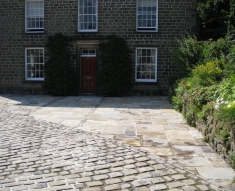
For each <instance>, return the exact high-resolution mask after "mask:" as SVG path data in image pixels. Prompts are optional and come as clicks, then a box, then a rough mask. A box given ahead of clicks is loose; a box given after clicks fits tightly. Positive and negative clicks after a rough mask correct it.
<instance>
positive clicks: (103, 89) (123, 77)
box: [98, 35, 132, 96]
mask: <svg viewBox="0 0 235 191" xmlns="http://www.w3.org/2000/svg"><path fill="white" fill-rule="evenodd" d="M99 49H100V69H99V73H98V79H99V88H100V93H101V94H104V95H108V96H121V95H123V94H126V93H128V92H129V91H130V88H131V85H132V81H131V75H132V71H131V58H130V52H131V51H130V49H129V47H128V46H127V44H126V41H125V40H124V39H123V38H121V37H118V36H115V35H109V36H107V37H106V38H105V39H104V40H103V41H102V42H101V43H100V44H99Z"/></svg>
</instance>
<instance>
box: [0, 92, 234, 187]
mask: <svg viewBox="0 0 235 191" xmlns="http://www.w3.org/2000/svg"><path fill="white" fill-rule="evenodd" d="M0 108H1V113H4V116H5V117H6V116H7V115H10V116H11V117H13V118H14V119H15V118H17V116H23V118H22V121H21V117H19V118H17V120H14V121H12V120H10V122H12V123H11V125H10V127H11V126H12V127H11V128H10V130H12V129H14V130H15V132H14V131H13V132H11V131H10V130H9V129H8V128H9V125H8V124H7V125H6V124H5V123H6V122H7V119H8V122H9V119H11V117H6V120H5V119H4V120H1V121H0V125H1V122H2V121H4V123H2V124H3V126H1V128H3V129H6V130H5V131H3V132H4V133H0V136H2V137H1V141H3V142H9V141H10V142H9V145H11V144H12V143H11V141H12V140H14V139H15V140H14V141H16V142H17V141H18V143H19V144H17V145H16V147H14V149H13V151H12V152H10V153H11V154H9V151H10V150H9V148H5V147H3V148H1V146H0V165H1V162H3V164H4V163H6V166H7V168H5V166H0V181H1V180H5V179H7V180H8V179H9V178H11V176H12V175H13V178H14V177H15V176H16V177H17V176H19V175H20V180H21V178H22V180H24V181H25V182H26V184H21V185H18V186H17V184H18V182H19V179H18V178H15V182H13V185H14V186H13V185H10V188H11V190H17V189H18V190H20V189H22V190H23V189H26V187H21V186H28V187H27V189H30V190H34V189H37V190H38V189H39V190H53V189H54V188H55V187H56V189H54V190H66V189H73V190H83V189H84V190H111V189H118V190H161V189H162V190H164V189H165V190H182V189H183V190H200V189H201V190H207V189H212V187H209V188H208V186H209V185H210V186H212V185H211V183H212V184H215V185H216V186H217V187H220V186H222V187H224V186H226V185H228V184H230V183H231V182H232V180H233V178H232V176H233V175H234V176H235V173H234V171H233V170H232V169H231V168H230V167H229V166H228V165H227V164H226V162H225V161H224V160H223V159H222V158H221V157H220V156H219V155H218V154H216V153H215V152H214V151H213V150H212V149H211V148H210V147H209V146H208V144H206V143H204V142H203V141H202V138H203V136H202V135H201V133H200V132H198V131H197V130H196V129H194V128H192V127H189V126H188V125H187V124H186V123H185V120H184V119H183V117H182V115H181V114H179V113H178V112H176V111H175V110H173V109H172V105H171V104H170V103H169V101H168V100H167V98H166V97H159V96H156V97H119V98H102V97H96V96H70V97H52V96H33V95H24V96H22V95H1V97H0ZM32 117H33V118H32ZM26 119H27V120H28V121H31V122H32V124H31V126H32V127H31V126H30V125H29V126H30V128H28V126H27V125H25V124H26V123H25V120H26ZM27 120H26V121H27ZM41 124H45V128H41ZM21 125H23V127H24V128H25V130H22V129H23V127H22V128H21V129H18V128H13V126H15V127H18V126H21ZM46 126H47V127H48V128H47V127H46ZM42 129H43V130H45V131H43V130H42ZM1 132H2V131H1ZM58 132H60V133H61V134H58ZM71 132H72V133H73V134H74V135H73V136H74V137H76V136H78V137H83V136H84V139H85V140H87V139H88V140H89V139H90V140H92V141H91V142H92V144H93V145H95V143H96V140H103V142H102V144H101V147H99V146H97V145H96V147H94V148H93V146H92V147H91V146H90V145H89V144H90V142H89V144H88V147H87V143H84V144H82V143H80V142H79V144H78V145H77V142H76V141H75V140H76V139H77V138H75V140H74V139H73V138H71V137H70V135H71ZM90 133H92V134H90ZM3 134H4V136H3ZM19 135H22V136H23V137H24V138H25V139H22V140H21V139H18V137H19ZM38 136H39V137H38ZM100 136H102V137H100ZM30 137H31V138H30ZM34 137H36V138H35V140H36V142H34V141H30V140H28V139H27V138H30V139H32V140H34ZM42 137H43V138H42ZM110 138H111V139H112V140H111V139H110ZM42 140H43V141H42ZM67 140H70V141H69V143H68V142H67ZM116 140H118V142H116ZM24 141H26V142H24ZM109 141H111V142H112V141H114V142H115V144H116V145H118V146H120V147H123V146H124V147H126V146H127V145H123V144H122V143H125V144H129V145H130V146H135V147H136V149H134V148H133V147H130V146H127V147H128V148H131V149H134V150H135V151H136V152H137V153H142V154H141V155H143V156H149V155H151V157H152V156H154V157H157V158H158V159H159V160H161V161H163V162H162V163H163V164H166V165H169V166H171V168H173V169H175V168H176V167H175V166H174V165H180V166H182V167H183V170H181V171H179V172H180V175H182V173H181V172H186V174H188V170H190V172H191V173H189V174H191V175H192V172H193V175H194V176H196V177H197V179H198V180H199V179H200V178H198V174H199V175H203V176H204V177H206V178H207V180H205V182H204V183H205V185H199V186H197V187H195V186H194V187H192V186H190V185H185V184H184V183H182V181H181V180H180V183H175V184H173V185H178V186H180V185H181V186H180V187H179V188H178V187H177V186H176V187H174V186H173V187H172V185H171V184H170V183H171V181H172V180H174V179H173V178H172V177H171V176H169V175H164V173H160V174H158V176H157V178H160V177H161V178H163V180H165V182H164V183H161V185H160V184H159V185H157V187H158V188H156V186H155V185H154V183H155V182H151V181H150V180H149V178H153V177H149V175H148V174H146V173H149V172H151V171H153V170H150V169H151V168H152V166H151V165H152V162H151V165H150V164H148V163H147V164H146V162H145V161H136V160H135V159H133V158H124V155H122V156H119V155H118V156H117V155H116V154H117V153H116V154H115V152H116V151H115V152H114V153H112V154H111V155H112V157H113V158H110V157H109V158H108V160H103V159H105V158H104V157H105V155H104V156H102V157H101V158H102V160H101V159H100V158H99V161H98V162H99V163H98V162H97V158H95V159H93V158H91V160H89V158H87V157H85V156H82V157H81V159H82V160H84V161H83V162H82V163H75V162H74V157H75V158H79V157H80V156H79V157H78V156H75V155H74V154H73V153H71V152H70V150H71V149H74V152H77V151H78V152H81V153H82V152H85V150H86V149H87V148H88V150H89V153H90V152H91V153H92V152H93V151H94V152H97V151H99V150H107V148H108V149H109V147H105V146H104V145H106V143H105V142H107V143H108V142H109ZM32 142H33V146H32V145H31V144H32ZM20 143H25V144H22V147H20V146H21V144H20ZM112 144H113V143H112ZM115 144H114V145H115ZM0 145H1V144H0ZM13 145H14V144H13ZM85 145H86V146H85ZM83 147H84V148H83ZM10 148H11V146H10ZM29 148H30V149H29ZM31 148H33V149H31ZM48 148H49V149H48ZM81 148H83V149H82V150H81ZM100 148H102V149H100ZM111 148H112V147H111ZM114 148H115V147H114ZM1 149H3V150H1ZM21 149H23V150H21ZM93 149H94V150H93ZM96 149H97V150H96ZM29 150H32V152H31V151H30V152H29ZM41 151H43V152H45V153H46V154H48V155H45V156H43V158H40V155H38V154H37V155H35V156H34V155H33V154H35V153H38V152H39V153H40V152H41ZM18 152H19V153H18ZM21 152H23V154H24V153H25V154H26V155H29V156H30V157H31V158H30V159H28V158H27V160H28V161H26V164H28V163H30V164H31V163H33V165H32V166H29V167H28V166H27V165H26V166H25V162H23V164H22V165H20V166H18V165H19V164H21V162H22V161H24V160H25V159H24V157H23V158H18V157H19V156H21V155H20V154H21ZM28 152H29V153H28ZM107 152H108V151H107ZM49 153H50V154H49ZM61 153H65V154H64V155H63V156H62V158H63V159H64V160H66V162H68V161H67V160H70V159H71V161H69V162H70V163H71V164H73V163H74V164H73V165H75V167H74V166H73V165H69V166H65V169H64V166H61V164H60V163H62V164H64V162H65V161H63V160H61V158H60V157H61ZM150 153H151V154H150ZM5 154H6V156H5ZM96 154H97V153H96ZM31 155H32V156H31ZM85 155H87V153H86V152H85ZM156 155H158V156H156ZM2 156H3V158H2ZM159 156H160V157H161V158H159ZM6 157H8V158H6ZM16 159H17V160H18V161H17V163H16V164H12V163H11V161H14V160H16ZM79 159H80V158H79ZM87 159H88V160H89V162H87V161H86V160H87ZM129 159H131V160H132V159H133V160H134V161H135V163H134V164H126V165H125V164H124V165H120V166H115V162H113V161H116V162H122V161H126V160H129ZM31 160H32V162H31ZM45 160H46V161H45ZM47 160H49V161H48V162H47ZM149 160H152V158H150V159H149ZM7 162H10V163H11V164H8V163H7ZM155 162H156V161H155ZM157 162H159V161H157ZM43 163H45V164H46V167H45V169H44V166H41V165H42V164H43ZM57 163H59V164H57ZM112 163H114V164H112ZM160 163H161V162H159V164H160ZM84 164H85V166H84ZM107 164H109V165H110V168H111V169H110V168H104V167H105V165H107ZM118 164H119V163H118ZM118 164H117V165H118ZM120 164H121V163H120ZM8 165H9V166H8ZM95 165H101V166H100V167H99V168H101V169H95V170H98V171H99V172H98V173H100V174H99V175H102V173H101V171H102V172H103V173H104V176H105V177H106V178H104V179H102V180H101V183H102V185H101V183H100V182H99V181H100V180H97V179H96V178H94V179H92V176H93V175H94V171H92V170H91V169H92V168H95ZM102 165H103V166H102ZM149 165H150V168H147V169H148V170H146V172H145V170H143V168H144V169H145V168H146V167H149ZM15 166H17V169H16V167H15ZM106 167H107V166H106ZM182 167H177V168H180V169H181V168H182ZM204 167H207V168H208V169H212V170H214V171H213V172H219V170H222V171H226V170H227V171H229V172H230V173H231V176H229V177H227V176H220V177H219V179H217V178H216V177H218V176H216V175H215V174H214V173H207V174H205V172H207V170H204V171H202V170H201V169H203V168H204ZM39 168H40V169H39ZM47 168H48V169H47ZM74 168H75V169H76V170H78V171H76V172H75V171H72V172H70V171H71V170H74ZM102 168H104V169H102ZM138 168H140V171H138V170H136V169H138ZM141 168H142V169H141ZM154 168H155V167H154ZM167 168H168V167H167ZM200 168H201V169H200ZM85 169H88V171H87V170H85ZM89 169H90V170H89ZM126 169H129V171H130V170H131V171H130V172H129V171H126ZM186 169H187V170H186ZM133 170H135V171H137V173H139V174H140V175H139V176H137V177H136V174H137V173H136V172H135V171H133ZM155 170H156V169H155ZM12 171H13V172H14V173H15V171H16V174H14V173H13V174H12ZM34 171H41V173H42V176H43V180H42V182H41V181H40V182H37V181H36V179H35V180H31V179H29V177H28V176H27V177H25V176H24V174H27V173H31V175H32V173H33V172H34ZM49 172H50V173H49ZM112 172H115V173H114V174H110V173H112ZM124 172H125V173H124ZM134 172H135V173H134ZM1 173H2V176H1ZM17 173H18V174H17ZM45 173H46V174H45ZM48 173H49V174H52V175H53V176H51V175H49V177H48V176H47V174H48ZM128 173H133V174H128ZM22 174H23V176H22ZM36 174H37V173H36ZM44 174H45V175H44ZM74 174H75V176H79V177H77V178H84V177H90V178H91V180H90V181H87V182H91V183H89V184H88V185H87V184H85V183H83V182H81V183H80V182H77V181H76V179H71V180H70V178H69V183H68V182H65V183H64V182H63V183H64V184H62V185H60V184H61V183H60V182H58V184H59V185H54V184H53V189H52V188H51V186H50V184H49V182H50V181H49V180H52V179H48V182H47V184H45V182H43V181H44V178H45V179H46V178H50V176H51V178H53V181H52V182H54V181H65V180H67V179H68V178H67V177H65V176H66V175H74ZM121 174H122V176H121ZM183 174H185V173H183ZM95 175H96V174H95ZM97 175H98V174H97ZM21 176H22V177H21ZM104 176H103V177H104ZM115 176H117V177H115ZM126 176H135V177H136V178H137V179H133V180H131V181H135V182H134V183H130V182H127V183H126V182H125V183H123V185H121V183H120V184H119V183H113V185H114V186H113V187H109V185H108V184H107V183H106V182H105V181H104V180H107V179H112V178H116V179H119V177H124V178H125V177H126ZM164 177H165V178H164ZM139 178H141V180H142V179H143V181H140V182H141V183H143V184H141V185H140V184H139V182H138V181H137V180H139ZM154 178H156V177H154ZM145 179H147V180H145ZM84 180H86V178H85V179H84ZM121 180H122V179H121ZM200 180H201V179H200ZM28 181H29V182H28ZM32 181H33V182H34V186H33V187H30V184H29V183H32ZM97 181H98V182H97ZM193 181H195V180H194V179H193ZM85 182H86V181H85ZM166 182H167V183H168V182H169V184H166ZM186 182H187V181H186ZM72 183H74V184H72ZM27 184H28V185H27ZM55 184H57V183H55ZM93 184H94V185H95V186H92V187H91V185H93ZM70 185H72V187H71V186H70ZM74 185H76V186H74ZM115 185H117V186H115ZM136 185H138V186H136ZM82 186H83V187H82ZM88 186H89V188H88ZM185 186H186V187H185ZM205 186H206V187H205ZM16 187H19V188H16ZM44 187H45V188H44ZM59 187H61V188H59ZM80 187H81V188H80ZM165 187H166V188H165ZM13 188H14V189H13ZM160 188H161V189H160ZM1 189H2V190H4V189H6V190H7V189H8V188H5V186H4V184H0V190H1ZM213 189H215V190H218V188H216V187H213ZM213 189H212V190H213ZM222 190H225V189H222ZM230 190H231V189H230Z"/></svg>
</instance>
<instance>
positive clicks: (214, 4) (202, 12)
mask: <svg viewBox="0 0 235 191" xmlns="http://www.w3.org/2000/svg"><path fill="white" fill-rule="evenodd" d="M198 2H199V3H198V7H197V11H198V15H199V18H200V25H201V27H200V28H201V30H200V38H202V39H204V40H205V39H209V38H213V39H218V38H220V37H224V36H225V35H226V34H227V33H229V32H231V31H232V29H233V28H234V26H235V19H234V18H235V16H234V3H235V2H234V0H207V1H205V0H199V1H198Z"/></svg>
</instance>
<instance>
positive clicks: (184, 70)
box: [172, 34, 203, 78]
mask: <svg viewBox="0 0 235 191" xmlns="http://www.w3.org/2000/svg"><path fill="white" fill-rule="evenodd" d="M202 51H203V43H199V42H198V41H197V38H196V36H190V35H189V34H187V35H186V36H182V38H181V39H178V40H177V48H176V49H175V50H173V51H172V54H173V62H174V64H175V66H176V68H177V72H178V74H177V75H178V78H184V77H186V76H189V74H190V73H191V70H192V68H194V67H195V66H196V65H197V64H198V63H200V62H201V61H202Z"/></svg>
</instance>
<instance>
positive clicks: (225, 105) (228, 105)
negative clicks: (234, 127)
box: [215, 99, 235, 123]
mask: <svg viewBox="0 0 235 191" xmlns="http://www.w3.org/2000/svg"><path fill="white" fill-rule="evenodd" d="M215 108H216V113H215V114H216V117H217V119H219V120H221V121H226V122H227V121H229V122H230V123H234V122H235V101H229V102H228V101H223V100H222V99H220V100H217V103H216V106H215Z"/></svg>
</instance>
